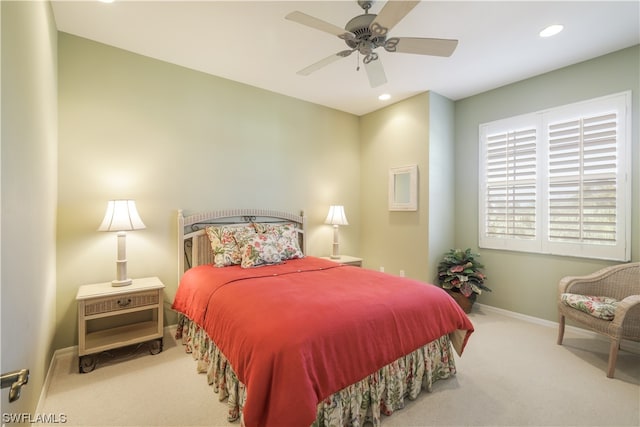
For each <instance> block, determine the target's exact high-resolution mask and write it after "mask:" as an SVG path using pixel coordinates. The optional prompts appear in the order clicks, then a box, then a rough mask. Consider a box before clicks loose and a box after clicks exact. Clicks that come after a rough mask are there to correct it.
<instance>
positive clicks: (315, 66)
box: [296, 50, 353, 76]
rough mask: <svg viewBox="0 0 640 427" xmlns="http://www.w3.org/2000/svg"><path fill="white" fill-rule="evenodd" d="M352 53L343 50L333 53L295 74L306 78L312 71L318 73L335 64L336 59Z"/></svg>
mask: <svg viewBox="0 0 640 427" xmlns="http://www.w3.org/2000/svg"><path fill="white" fill-rule="evenodd" d="M352 52H353V50H343V51H340V52H338V53H334V54H333V55H331V56H327V57H326V58H324V59H321V60H320V61H318V62H316V63H314V64H311V65H309V66H308V67H307V68H303V69H302V70H300V71H298V72H297V73H296V74H299V75H301V76H308V75H309V74H311V73H313V72H314V71H318V70H319V69H320V68H323V67H326V66H327V65H329V64H331V63H334V62H336V61H337V60H338V59H341V58H346V57H347V56H349V55H351V53H352Z"/></svg>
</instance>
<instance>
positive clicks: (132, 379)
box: [38, 305, 640, 427]
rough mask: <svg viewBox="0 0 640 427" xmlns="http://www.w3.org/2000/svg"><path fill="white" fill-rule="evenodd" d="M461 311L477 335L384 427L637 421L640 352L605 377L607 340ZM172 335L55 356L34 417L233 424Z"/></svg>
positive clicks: (626, 355)
mask: <svg viewBox="0 0 640 427" xmlns="http://www.w3.org/2000/svg"><path fill="white" fill-rule="evenodd" d="M469 317H470V319H471V321H472V322H473V324H474V326H475V328H476V332H475V333H474V334H473V335H472V336H471V339H470V340H469V343H468V345H467V348H466V350H465V352H464V354H463V356H462V357H461V358H458V357H457V356H456V365H457V368H458V373H457V375H456V376H455V377H453V378H451V379H448V380H442V381H439V382H437V383H435V384H434V387H433V392H431V393H427V392H423V393H421V394H420V396H419V397H418V398H417V399H416V400H414V401H407V404H406V406H405V408H404V409H401V410H398V411H396V412H395V413H394V414H393V415H392V416H390V417H383V421H382V425H383V426H384V427H389V426H397V427H400V426H402V427H405V426H636V427H637V426H640V355H639V354H637V353H633V352H630V351H624V350H621V351H620V353H619V355H618V363H617V369H616V372H615V378H614V379H609V378H607V377H606V374H605V370H606V367H607V358H608V347H609V346H608V343H607V342H606V341H603V340H600V339H594V338H592V337H590V336H587V335H583V334H580V333H577V332H576V331H575V330H567V332H566V333H565V340H564V345H562V346H558V345H556V333H557V330H556V328H554V327H550V326H546V325H542V324H538V323H532V322H529V321H526V320H522V319H518V318H513V317H510V316H506V315H504V314H503V313H500V312H498V311H495V310H491V309H490V308H489V307H482V306H477V305H476V307H474V309H473V312H472V313H471V314H470V315H469ZM169 330H170V332H171V333H172V332H173V331H174V329H173V328H169ZM171 333H169V332H168V333H167V334H166V335H165V339H164V351H162V352H161V353H160V354H157V355H150V354H149V353H148V351H147V350H146V349H145V348H144V347H141V348H139V349H137V350H132V349H131V348H129V349H127V350H126V352H123V351H120V352H119V354H117V355H116V357H114V358H109V357H106V356H105V357H102V358H101V359H100V360H99V362H98V366H97V367H96V369H95V370H94V371H92V372H90V373H87V374H79V373H78V357H77V355H76V354H73V352H70V351H69V352H65V353H62V354H58V355H57V356H56V357H55V358H54V362H53V363H52V367H51V370H50V373H49V378H48V380H47V385H46V386H45V389H44V390H43V397H42V399H41V401H40V404H39V405H38V413H39V414H62V415H63V416H64V419H65V421H66V424H65V425H74V426H86V427H89V426H139V427H143V426H145V427H146V426H220V427H224V426H229V427H233V426H234V425H235V426H238V425H239V422H235V423H228V422H227V420H226V404H225V403H221V402H218V398H217V395H216V394H215V393H214V392H213V388H212V387H210V386H209V385H208V384H207V381H206V376H205V375H203V374H197V373H196V362H195V361H194V360H193V358H192V357H191V355H188V354H185V352H184V349H183V347H182V345H181V344H180V343H179V342H177V341H176V340H175V339H174V338H173V337H172V336H171Z"/></svg>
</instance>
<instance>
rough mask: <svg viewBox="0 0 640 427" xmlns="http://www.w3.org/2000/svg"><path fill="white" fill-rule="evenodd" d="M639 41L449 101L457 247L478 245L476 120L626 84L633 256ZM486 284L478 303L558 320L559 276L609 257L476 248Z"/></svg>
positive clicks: (637, 217) (637, 222) (639, 195)
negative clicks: (451, 104)
mask: <svg viewBox="0 0 640 427" xmlns="http://www.w3.org/2000/svg"><path fill="white" fill-rule="evenodd" d="M639 68H640V46H634V47H631V48H628V49H624V50H621V51H618V52H614V53H611V54H609V55H605V56H602V57H599V58H596V59H593V60H590V61H586V62H583V63H580V64H576V65H573V66H570V67H566V68H563V69H560V70H557V71H553V72H550V73H547V74H543V75H540V76H538V77H534V78H531V79H528V80H524V81H521V82H518V83H514V84H512V85H508V86H504V87H502V88H499V89H496V90H492V91H489V92H486V93H482V94H480V95H477V96H473V97H470V98H467V99H463V100H461V101H458V102H456V112H455V132H456V149H455V154H456V155H455V158H456V186H455V206H456V209H455V227H456V245H457V246H458V247H462V248H466V247H471V248H472V249H473V250H474V251H477V250H478V194H477V192H478V186H477V179H478V178H477V177H478V125H479V124H481V123H485V122H489V121H492V120H497V119H501V118H505V117H511V116H516V115H518V114H524V113H530V112H534V111H538V110H542V109H545V108H550V107H555V106H558V105H564V104H569V103H572V102H577V101H581V100H586V99H590V98H595V97H599V96H603V95H607V94H612V93H617V92H622V91H625V90H629V89H631V90H632V103H633V105H632V109H633V110H632V111H633V113H632V117H633V129H632V155H633V160H632V162H633V168H632V170H633V176H632V177H631V179H632V186H633V189H632V194H633V200H632V210H633V217H632V238H631V245H632V246H631V254H632V259H633V260H635V261H638V260H640V173H639V172H638V171H640V161H639V157H640V142H639V136H638V122H639V121H640V120H639V119H638V118H639V117H640V115H639V113H638V112H639V111H640V106H639V103H638V94H639V93H640V70H639ZM480 254H481V258H480V261H482V262H483V263H484V264H485V265H486V270H485V272H486V274H487V276H488V279H487V282H486V284H487V286H489V287H490V288H492V289H493V292H491V293H483V294H482V295H481V296H480V298H479V302H482V303H486V304H488V305H492V306H496V307H500V308H503V309H506V310H511V311H515V312H518V313H523V314H526V315H530V316H535V317H539V318H542V319H547V320H552V321H557V314H556V309H555V299H556V289H557V284H558V280H559V279H560V278H561V277H563V276H566V275H582V274H587V273H590V272H593V271H595V270H597V269H599V268H600V267H603V266H607V265H611V264H613V263H612V262H606V261H598V260H593V259H583V258H572V257H559V256H550V255H536V254H530V253H518V252H507V251H498V250H483V249H480Z"/></svg>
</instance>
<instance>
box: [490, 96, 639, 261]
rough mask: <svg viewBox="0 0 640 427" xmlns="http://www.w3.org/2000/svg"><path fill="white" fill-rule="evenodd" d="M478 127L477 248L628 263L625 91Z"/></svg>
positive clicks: (628, 126) (628, 148) (628, 164)
mask: <svg viewBox="0 0 640 427" xmlns="http://www.w3.org/2000/svg"><path fill="white" fill-rule="evenodd" d="M479 130H480V147H479V148H480V150H479V153H480V156H479V172H480V173H479V199H478V200H479V208H480V209H479V233H478V246H479V247H481V248H492V249H504V250H514V251H527V252H537V253H545V254H554V255H567V256H577V257H589V258H600V259H609V260H617V261H629V259H630V257H631V249H630V243H629V242H630V239H631V92H630V91H627V92H623V93H619V94H615V95H610V96H605V97H602V98H597V99H593V100H589V101H584V102H580V103H575V104H570V105H566V106H563V107H558V108H552V109H549V110H545V111H540V112H537V113H531V114H526V115H522V116H516V117H511V118H508V119H502V120H498V121H495V122H491V123H485V124H482V125H480V128H479Z"/></svg>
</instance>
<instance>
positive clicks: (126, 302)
mask: <svg viewBox="0 0 640 427" xmlns="http://www.w3.org/2000/svg"><path fill="white" fill-rule="evenodd" d="M129 304H131V298H127V299H126V300H123V299H119V300H118V305H119V306H120V307H126V306H128V305H129Z"/></svg>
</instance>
